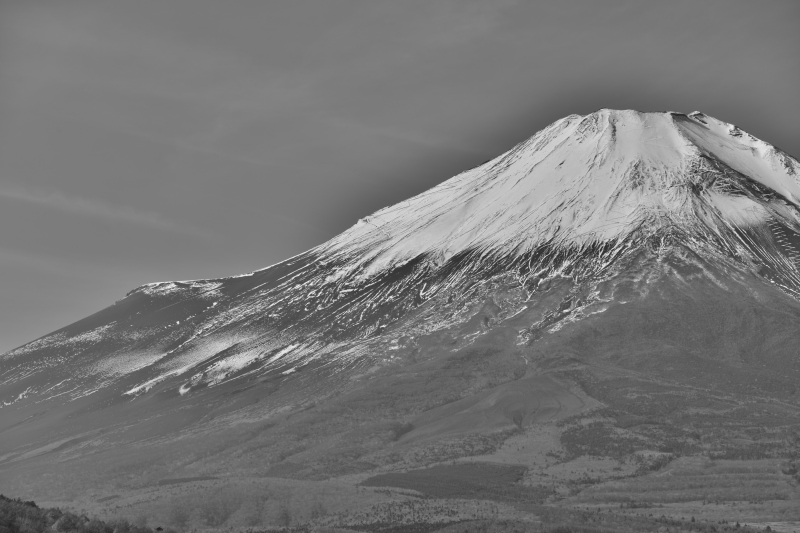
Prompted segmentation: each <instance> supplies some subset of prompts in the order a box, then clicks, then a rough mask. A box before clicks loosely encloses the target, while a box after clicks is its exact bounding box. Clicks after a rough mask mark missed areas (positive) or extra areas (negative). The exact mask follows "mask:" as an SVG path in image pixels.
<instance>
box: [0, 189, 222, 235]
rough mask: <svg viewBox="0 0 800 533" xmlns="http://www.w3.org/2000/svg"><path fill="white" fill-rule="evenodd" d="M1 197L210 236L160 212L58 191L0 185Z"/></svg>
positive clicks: (168, 229)
mask: <svg viewBox="0 0 800 533" xmlns="http://www.w3.org/2000/svg"><path fill="white" fill-rule="evenodd" d="M0 198H7V199H10V200H17V201H20V202H25V203H29V204H34V205H39V206H42V207H44V208H49V209H55V210H58V211H62V212H65V213H69V214H73V215H80V216H90V217H99V218H105V219H108V220H116V221H119V222H124V223H127V224H135V225H138V226H144V227H148V228H153V229H158V230H162V231H170V232H173V233H182V234H186V235H193V236H195V237H210V233H209V232H207V231H204V230H202V229H200V228H196V227H194V226H191V225H188V224H183V223H180V222H176V221H174V220H169V219H167V218H164V217H163V216H162V215H160V214H158V213H153V212H151V211H140V210H138V209H135V208H133V207H130V206H125V205H115V204H111V203H108V202H105V201H103V200H98V199H95V198H91V199H89V198H82V197H79V196H70V195H66V194H63V193H61V192H59V191H55V190H44V189H34V188H30V187H21V186H19V185H14V184H9V183H2V182H0Z"/></svg>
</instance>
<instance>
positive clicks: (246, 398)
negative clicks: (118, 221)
mask: <svg viewBox="0 0 800 533" xmlns="http://www.w3.org/2000/svg"><path fill="white" fill-rule="evenodd" d="M798 170H800V163H798V162H797V161H796V160H795V159H793V158H791V157H790V156H788V155H787V154H785V153H783V152H781V151H780V150H779V149H777V148H775V147H773V146H771V145H769V144H767V143H765V142H763V141H760V140H758V139H755V138H754V137H752V136H750V135H748V134H747V133H745V132H742V131H741V130H739V129H738V128H736V127H735V126H732V125H730V124H726V123H724V122H721V121H718V120H716V119H713V118H711V117H708V116H706V115H703V114H702V113H697V112H695V113H692V114H689V115H684V114H680V113H672V112H667V113H639V112H636V111H614V110H601V111H598V112H596V113H593V114H590V115H586V116H578V115H572V116H569V117H566V118H564V119H561V120H559V121H557V122H555V123H553V124H551V125H550V126H548V127H547V128H545V129H543V130H542V131H540V132H538V133H537V134H536V135H534V136H533V137H531V138H530V139H528V140H527V141H524V142H522V143H520V144H519V145H517V146H516V147H514V148H513V149H511V150H510V151H508V152H506V153H505V154H502V155H501V156H499V157H497V158H495V159H493V160H491V161H489V162H487V163H485V164H483V165H481V166H479V167H477V168H475V169H472V170H470V171H467V172H464V173H462V174H459V175H458V176H455V177H454V178H451V179H450V180H447V181H445V182H443V183H442V184H441V185H439V186H437V187H434V188H433V189H431V190H429V191H427V192H425V193H422V194H420V195H418V196H416V197H414V198H411V199H409V200H407V201H404V202H401V203H399V204H396V205H394V206H391V207H388V208H385V209H383V210H381V211H378V212H377V213H375V214H374V215H371V216H369V217H366V218H365V219H362V220H360V221H359V222H358V223H357V224H356V225H355V226H353V227H352V228H350V229H348V230H347V231H345V232H344V233H342V234H341V235H339V236H337V237H335V238H334V239H332V240H331V241H329V242H327V243H324V244H322V245H320V246H318V247H316V248H314V249H312V250H310V251H308V252H306V253H304V254H301V255H299V256H296V257H294V258H291V259H289V260H287V261H284V262H282V263H279V264H277V265H274V266H272V267H269V268H267V269H264V270H260V271H256V272H254V273H251V274H247V275H242V276H237V277H233V278H223V279H217V280H201V281H184V282H165V283H155V284H149V285H145V286H143V287H140V288H138V289H136V290H134V291H131V292H130V293H128V295H126V296H125V297H124V298H123V299H122V300H120V301H118V302H117V303H115V304H114V305H112V306H111V307H109V308H107V309H104V310H102V311H100V312H98V313H97V314H95V315H92V316H90V317H87V318H85V319H83V320H81V321H79V322H76V323H74V324H72V325H70V326H67V327H66V328H63V329H62V330H59V331H57V332H54V333H52V334H50V335H48V336H45V337H43V338H41V339H38V340H36V341H34V342H32V343H29V344H27V345H25V346H22V347H20V348H18V349H16V350H13V351H11V352H9V353H7V354H5V355H3V356H1V357H2V358H1V359H0V402H2V403H0V406H2V407H0V472H3V474H2V476H0V477H2V478H3V482H0V488H4V487H2V483H7V484H8V486H9V487H11V488H17V489H19V488H20V487H22V486H27V487H28V489H26V490H30V491H31V492H32V494H30V496H31V497H37V498H39V493H40V492H43V493H46V494H50V495H51V497H53V496H52V495H54V494H59V490H62V491H67V492H69V490H67V489H66V488H65V487H66V486H67V485H69V484H70V483H72V484H73V486H78V487H85V486H92V484H95V485H97V484H100V485H104V484H109V483H111V482H110V481H108V479H106V478H105V477H103V475H102V474H101V472H106V471H107V470H104V469H113V470H115V471H119V472H124V475H125V476H132V477H130V481H127V482H126V483H129V484H130V486H132V487H141V486H148V484H150V485H152V484H153V483H155V482H157V481H158V479H162V478H168V477H176V478H178V477H181V475H184V474H186V475H188V474H197V475H215V476H216V475H220V474H221V473H226V474H228V475H230V474H232V473H236V472H238V473H240V474H242V473H244V472H247V473H250V474H258V475H263V476H274V475H278V474H276V473H281V472H282V473H281V474H280V475H283V476H290V477H297V478H304V479H316V478H320V477H321V478H325V477H331V476H336V475H341V474H346V473H353V472H366V471H369V470H371V469H374V468H376V467H379V466H380V467H386V468H389V467H390V465H395V466H394V467H391V468H400V467H408V466H415V465H419V464H426V463H427V462H430V461H432V460H443V459H448V458H452V457H460V456H464V455H480V454H485V453H500V451H502V450H503V449H505V448H503V446H505V445H504V444H503V442H504V439H507V438H508V437H509V435H510V433H509V432H513V431H522V432H523V433H525V432H526V431H529V429H530V428H532V427H542V426H541V425H542V424H544V425H548V424H549V426H547V427H552V428H555V427H561V426H557V424H561V423H563V422H560V421H564V420H573V418H570V417H575V416H589V415H588V414H587V413H597V412H605V413H606V415H605V418H602V420H610V419H614V420H616V419H617V418H619V417H623V418H624V417H625V416H628V417H634V418H635V417H641V418H642V419H644V420H647V419H648V418H647V417H654V416H655V417H661V420H662V421H661V422H659V423H660V424H663V427H661V428H660V429H659V430H658V431H656V430H652V431H651V430H647V431H645V430H642V431H643V432H640V433H637V434H636V435H637V436H636V437H635V438H634V437H632V436H631V437H630V439H631V440H630V442H631V443H634V442H635V443H638V444H636V445H635V446H634V444H630V443H629V444H630V445H631V446H632V448H631V450H633V451H630V450H629V452H626V453H628V455H630V456H631V457H634V455H631V454H634V451H635V450H642V449H660V447H663V446H666V444H664V443H666V442H673V443H674V442H681V443H683V444H681V446H684V447H685V450H687V453H689V452H691V453H699V452H700V451H702V450H706V451H709V450H717V451H719V450H720V449H721V448H725V446H727V444H726V442H727V439H728V438H729V437H730V435H731V433H730V431H733V430H731V429H730V426H729V425H728V422H727V421H726V422H724V423H723V422H720V419H719V417H718V416H717V414H718V413H723V412H724V413H728V412H732V411H731V409H733V407H732V406H733V405H734V404H737V405H738V406H739V407H738V408H739V409H740V410H742V411H741V413H740V415H737V416H739V418H740V421H741V422H742V424H743V426H742V427H744V428H750V429H746V430H745V429H741V431H750V430H751V429H752V428H755V427H760V426H759V424H758V420H756V419H753V418H752V417H754V416H756V415H755V414H754V413H756V412H757V411H758V409H757V408H755V407H752V406H753V405H762V404H764V405H766V404H769V405H771V406H772V407H770V408H769V409H767V410H768V411H769V410H771V411H770V412H772V415H770V416H772V417H773V418H774V421H773V422H774V423H773V422H771V424H772V426H771V427H773V429H772V430H770V431H771V432H772V433H769V434H770V439H772V440H770V441H769V442H770V443H773V444H774V446H773V444H770V445H769V446H772V448H770V447H769V446H767V448H769V449H770V450H773V451H774V453H773V452H770V453H773V455H772V456H778V455H780V454H781V453H783V451H781V450H784V449H785V447H786V446H788V444H786V443H787V442H789V441H787V440H786V439H789V438H791V435H792V433H791V432H792V429H791V428H792V427H794V426H793V424H796V421H797V420H800V408H799V407H798V405H800V404H799V403H798V396H797V388H796V383H797V382H798V380H800V358H798V356H797V353H796V349H795V347H796V346H797V345H798V342H800V333H798V331H800V330H799V329H798V328H797V325H798V324H799V323H800V322H798V319H800V303H798V301H797V297H798V296H800V263H798V261H799V260H800V256H799V255H798V253H799V251H798V250H799V249H798V246H800V176H799V175H798ZM633 398H635V400H632V399H633ZM737 402H738V403H737ZM603 409H605V410H606V411H602V410H603ZM598 410H600V411H598ZM734 410H735V409H734ZM687 413H695V415H693V416H696V418H697V424H698V427H697V428H695V429H696V431H699V432H701V433H702V432H703V431H707V432H708V437H707V439H708V440H707V442H702V441H698V442H694V441H691V439H689V437H687V435H688V433H687V432H686V431H684V430H683V429H681V428H682V427H685V426H686V423H685V420H684V421H683V422H680V420H683V419H681V418H680V417H681V416H684V415H686V416H688V415H687ZM698 413H700V414H698ZM709 413H711V414H709ZM714 413H717V414H714ZM742 413H743V414H742ZM712 415H713V416H712ZM592 416H594V415H592ZM720 416H721V415H720ZM727 416H728V415H725V417H727ZM759 416H760V415H759ZM615 417H616V418H615ZM723 418H724V417H723ZM726 420H727V418H726ZM759 420H760V419H759ZM603 423H606V422H603ZM603 427H605V426H603ZM703 428H705V429H703ZM623 429H624V428H623ZM559 431H560V430H559ZM576 431H577V430H576ZM609 431H610V430H609ZM620 431H622V432H623V433H624V431H627V430H624V431H623V430H622V429H619V428H617V429H614V432H616V433H614V434H622V433H620ZM525 435H528V433H525ZM564 435H567V437H563V435H562V437H563V438H562V441H561V444H560V445H559V446H561V448H560V449H561V452H559V453H564V454H566V455H564V457H565V459H566V458H569V457H570V455H569V454H570V453H573V452H572V451H570V450H573V451H574V450H575V449H576V448H574V446H573V447H572V448H571V447H570V446H572V445H571V444H570V442H571V441H569V439H568V437H569V435H571V433H569V432H566V433H564ZM515 438H516V437H515ZM565 438H566V439H567V440H564V439H565ZM687 439H688V440H687ZM623 440H624V439H623ZM442 443H450V444H446V445H445V444H442ZM781 443H783V444H781ZM443 446H444V448H442V447H443ZM765 446H766V444H765ZM648 447H650V448H648ZM451 448H452V449H451ZM681 449H683V448H681ZM187 450H189V451H188V452H187ZM436 450H438V451H436ZM442 450H445V451H442ZM498 450H500V451H498ZM594 451H595V452H597V455H603V454H606V453H611V452H609V450H607V449H597V450H594ZM506 452H508V450H506ZM506 452H504V453H506ZM614 453H616V452H614ZM637 453H638V452H637ZM392 454H394V455H392ZM775 454H778V455H775ZM611 455H613V453H612V454H611ZM512 456H513V457H514V461H518V462H520V461H521V462H522V463H524V464H528V463H526V461H529V460H532V459H530V457H527V456H525V457H523V456H520V455H519V454H516V455H514V454H512ZM772 456H771V457H772ZM156 457H157V458H158V459H157V460H155V462H154V458H156ZM620 457H621V456H620ZM636 457H638V456H636ZM509 460H510V459H509ZM570 460H571V459H570ZM631 460H632V459H631ZM99 465H102V468H101V467H100V466H99ZM112 465H113V466H112ZM37 468H40V469H43V471H53V472H56V473H57V476H56V477H58V476H63V477H62V478H60V479H62V481H60V482H57V481H54V480H53V479H50V481H49V482H48V483H49V484H48V485H47V487H45V486H44V485H30V484H29V483H28V484H26V482H28V481H29V478H28V476H27V475H26V473H27V472H30V471H31V469H34V470H35V469H37ZM276 469H277V470H276ZM133 472H136V474H133ZM126 479H127V478H126ZM67 480H69V481H67ZM76 480H80V481H76ZM115 486H116V485H115ZM74 490H77V489H74ZM570 490H571V489H570ZM37 491H40V492H37ZM17 493H19V490H18V491H17ZM27 496H28V495H26V497H27Z"/></svg>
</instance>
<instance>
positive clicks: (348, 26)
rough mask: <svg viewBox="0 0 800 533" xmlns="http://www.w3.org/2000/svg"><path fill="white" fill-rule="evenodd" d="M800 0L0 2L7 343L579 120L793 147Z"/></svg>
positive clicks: (2, 334) (252, 257) (369, 209)
mask: <svg viewBox="0 0 800 533" xmlns="http://www.w3.org/2000/svg"><path fill="white" fill-rule="evenodd" d="M798 22H800V2H798V1H797V0H787V1H781V0H771V1H769V2H753V1H752V0H744V1H739V0H718V1H716V0H690V1H685V0H670V1H669V2H665V1H663V0H657V1H645V0H632V1H621V0H620V1H615V0H585V1H574V0H558V1H546V2H545V1H532V0H523V1H512V0H509V1H506V0H491V1H488V0H486V1H482V2H472V1H450V0H445V1H436V0H425V1H413V0H404V1H397V0H387V1H383V0H363V1H349V0H348V1H345V0H315V1H307V0H291V1H289V0H286V1H269V0H254V1H237V0H225V1H219V0H216V1H213V2H212V1H206V0H170V1H169V2H165V1H163V0H155V1H151V0H136V1H135V2H108V1H107V0H99V1H92V2H88V1H81V0H57V1H45V0H36V1H31V0H20V1H15V0H0V353H3V352H5V351H7V350H9V349H12V348H14V347H16V346H19V345H21V344H23V343H25V342H28V341H31V340H33V339H35V338H37V337H40V336H42V335H45V334H47V333H49V332H51V331H53V330H55V329H58V328H61V327H63V326H65V325H67V324H69V323H72V322H74V321H76V320H79V319H80V318H83V317H84V316H86V315H88V314H91V313H93V312H96V311H98V310H100V309H102V308H104V307H106V306H108V305H110V304H112V303H113V302H114V301H116V300H119V299H120V298H122V297H123V296H124V295H125V294H126V293H127V292H128V291H130V290H132V289H134V288H135V287H137V286H139V285H141V284H143V283H148V282H155V281H164V280H180V279H200V278H214V277H222V276H230V275H236V274H241V273H245V272H250V271H253V270H257V269H260V268H264V267H266V266H269V265H271V264H273V263H276V262H279V261H281V260H283V259H286V258H288V257H290V256H293V255H295V254H298V253H300V252H303V251H305V250H307V249H309V248H311V247H313V246H315V245H317V244H320V243H322V242H324V241H326V240H328V239H329V238H331V237H333V236H334V235H336V234H338V233H339V232H341V231H343V230H344V229H346V228H347V227H349V226H350V225H352V224H354V223H355V222H356V221H357V220H358V219H359V218H361V217H363V216H365V215H368V214H370V213H373V212H374V211H376V210H378V209H380V208H382V207H384V206H387V205H391V204H393V203H396V202H398V201H401V200H403V199H405V198H408V197H410V196H412V195H415V194H418V193H420V192H422V191H424V190H425V189H428V188H430V187H432V186H434V185H436V184H437V183H440V182H441V181H444V180H445V179H447V178H449V177H451V176H453V175H455V174H457V173H459V172H461V171H463V170H467V169H469V168H471V167H474V166H476V165H478V164H480V163H482V162H484V161H485V160H487V159H490V158H492V157H494V156H496V155H499V154H500V153H502V152H503V151H505V150H507V149H509V148H510V147H512V146H513V145H514V144H516V143H517V142H519V141H522V140H524V139H525V138H527V137H529V136H531V135H533V134H534V133H535V132H536V131H538V130H540V129H542V128H543V127H545V126H546V125H548V124H549V123H551V122H553V121H555V120H557V119H559V118H561V117H563V116H566V115H569V114H572V113H578V114H586V113H591V112H593V111H596V110H597V109H600V108H604V107H608V108H619V109H629V108H630V109H638V110H640V111H663V110H672V111H680V112H685V113H688V112H691V111H695V110H700V111H703V112H704V113H706V114H709V115H712V116H714V117H716V118H719V119H721V120H724V121H727V122H731V123H734V124H736V125H738V126H739V127H740V128H742V129H744V130H745V131H748V132H749V133H751V134H753V135H755V136H756V137H759V138H762V139H764V140H766V141H768V142H770V143H772V144H775V145H776V146H779V147H780V148H782V149H784V150H785V151H787V152H789V153H790V154H792V155H794V156H795V157H798V156H800V120H798V118H800V98H798V94H800V61H798V51H800V32H798V31H797V27H798Z"/></svg>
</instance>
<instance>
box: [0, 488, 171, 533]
mask: <svg viewBox="0 0 800 533" xmlns="http://www.w3.org/2000/svg"><path fill="white" fill-rule="evenodd" d="M53 531H57V532H61V533H154V531H153V530H152V529H150V528H149V527H146V526H141V525H134V524H131V523H129V522H128V521H127V520H125V519H121V520H114V521H111V522H104V521H102V520H98V519H97V518H89V517H88V516H86V515H78V514H75V513H72V512H69V511H62V510H61V509H57V508H54V509H45V508H41V507H39V506H38V505H36V503H34V502H32V501H27V502H26V501H22V500H20V499H19V498H17V499H11V498H7V497H6V496H3V495H2V494H0V533H52V532H53ZM157 531H159V532H160V531H163V530H162V528H157ZM164 533H175V532H174V531H172V530H169V529H168V530H166V531H164Z"/></svg>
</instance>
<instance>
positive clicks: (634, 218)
mask: <svg viewBox="0 0 800 533" xmlns="http://www.w3.org/2000/svg"><path fill="white" fill-rule="evenodd" d="M799 166H800V164H798V162H797V161H796V160H794V159H792V158H791V157H789V156H788V155H786V154H784V153H783V152H781V151H780V150H778V149H776V148H775V147H773V146H771V145H769V144H768V143H765V142H763V141H761V140H759V139H756V138H755V137H753V136H751V135H749V134H746V133H744V132H742V131H741V130H739V129H738V128H737V127H736V126H733V125H732V124H728V123H725V122H722V121H719V120H717V119H714V118H712V117H709V116H708V115H705V114H703V113H700V112H694V113H691V114H689V115H686V114H682V113H676V112H671V111H670V112H650V113H643V112H639V111H635V110H613V109H601V110H599V111H596V112H594V113H591V114H588V115H585V116H581V115H570V116H568V117H565V118H563V119H560V120H558V121H556V122H554V123H552V124H551V125H549V126H548V127H546V128H544V129H543V130H541V131H540V132H538V133H536V134H535V135H533V136H532V137H531V138H529V139H527V140H526V141H523V142H522V143H520V144H518V145H517V146H515V147H514V148H512V149H511V150H509V151H508V152H506V153H504V154H502V155H500V156H499V157H497V158H495V159H493V160H491V161H488V162H486V163H484V164H483V165H481V166H479V167H476V168H474V169H472V170H469V171H466V172H464V173H461V174H459V175H457V176H455V177H453V178H451V179H449V180H447V181H445V182H443V183H441V184H440V185H438V186H436V187H434V188H433V189H430V190H428V191H426V192H424V193H422V194H420V195H418V196H415V197H413V198H411V199H409V200H406V201H403V202H400V203H398V204H396V205H393V206H391V207H387V208H385V209H382V210H380V211H378V212H376V213H375V214H373V215H371V216H369V217H366V218H364V219H362V220H360V221H359V222H358V223H357V224H356V225H355V226H353V227H352V228H350V229H349V230H347V231H345V232H344V233H342V234H341V235H339V236H338V237H336V238H334V239H333V240H332V241H329V242H328V243H326V244H324V245H322V247H320V249H321V250H324V251H325V252H326V253H333V254H334V255H342V256H350V257H352V256H358V257H359V258H360V259H359V261H358V265H354V266H357V267H358V268H360V269H363V273H364V274H366V275H370V274H374V273H376V272H378V271H380V270H383V269H385V268H387V267H390V266H396V265H398V264H403V263H405V262H407V261H409V260H411V259H413V258H415V257H418V256H420V255H423V254H427V255H429V256H430V257H432V258H439V260H446V259H448V258H449V257H452V256H454V255H456V254H459V253H463V252H467V251H477V252H480V253H487V254H492V253H503V254H506V253H515V254H519V253H525V252H528V251H531V250H532V249H535V248H536V247H537V246H539V245H541V244H542V243H545V242H555V243H568V244H571V245H577V246H584V245H587V244H590V243H593V242H603V241H609V240H614V239H619V238H623V237H624V236H626V235H628V234H629V233H630V232H632V231H634V230H636V229H637V228H639V227H641V226H642V225H643V224H644V225H646V226H648V227H653V228H654V227H659V226H660V225H663V224H678V225H686V224H689V225H692V224H697V223H699V222H702V221H705V222H706V223H708V222H709V221H710V220H711V219H713V218H719V219H720V220H723V221H725V223H731V224H734V225H737V226H749V225H752V224H758V223H762V222H764V221H766V220H767V219H768V218H769V217H770V216H773V215H774V214H775V213H774V212H775V211H778V212H779V213H780V216H790V217H792V216H793V215H790V214H789V213H788V212H786V209H785V205H783V204H786V203H789V204H792V205H793V206H797V205H798V202H799V200H798V199H800V185H799V184H798V178H797V168H798V167H799ZM759 193H762V194H759ZM770 195H772V196H770Z"/></svg>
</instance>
